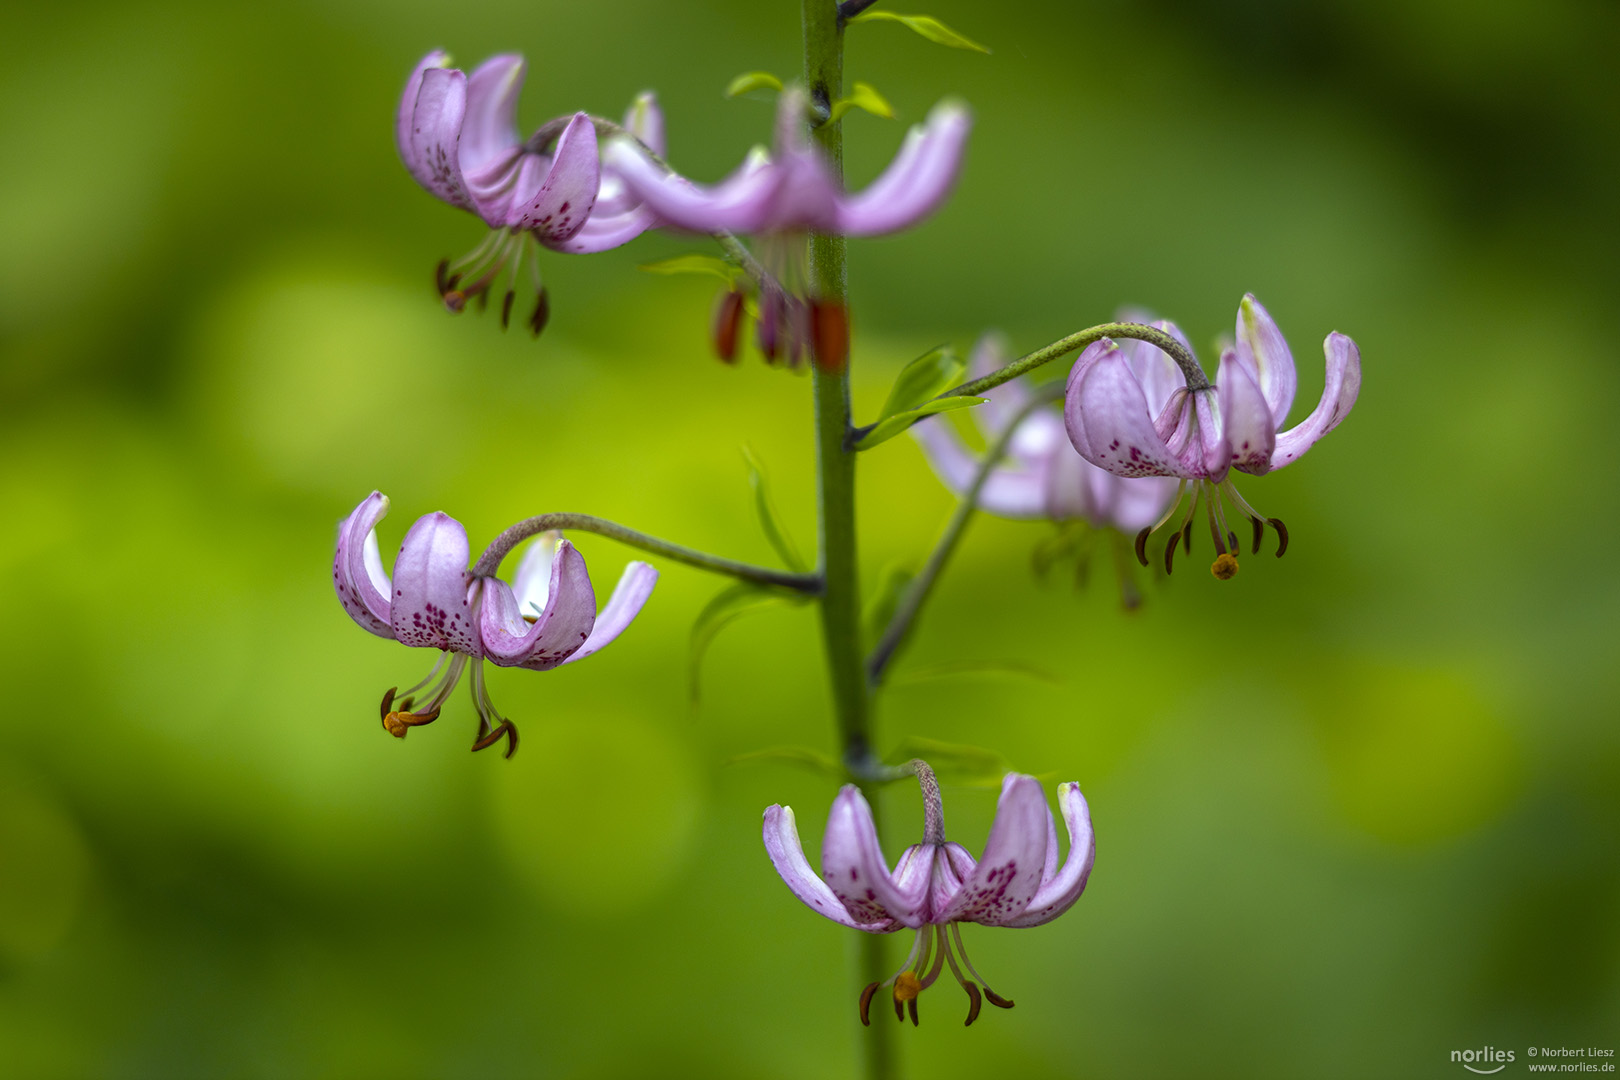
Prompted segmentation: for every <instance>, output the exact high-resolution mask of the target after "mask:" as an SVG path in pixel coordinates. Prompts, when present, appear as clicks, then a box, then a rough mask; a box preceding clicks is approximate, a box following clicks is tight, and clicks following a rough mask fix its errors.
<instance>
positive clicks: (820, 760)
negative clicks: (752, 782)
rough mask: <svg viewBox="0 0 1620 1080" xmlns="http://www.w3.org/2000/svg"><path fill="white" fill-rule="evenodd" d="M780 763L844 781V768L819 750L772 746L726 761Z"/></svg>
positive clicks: (747, 763)
mask: <svg viewBox="0 0 1620 1080" xmlns="http://www.w3.org/2000/svg"><path fill="white" fill-rule="evenodd" d="M766 761H781V762H785V763H787V764H789V765H797V766H798V767H799V768H801V769H808V770H810V771H811V772H813V773H819V774H821V775H823V776H828V777H831V778H832V779H834V780H845V779H847V777H846V776H845V774H844V767H843V766H842V765H840V764H838V762H837V761H835V760H834V759H833V758H832V757H830V756H829V755H827V754H824V753H822V752H821V751H820V750H812V749H811V748H810V747H808V746H772V747H769V748H767V749H765V750H755V751H753V752H752V753H747V754H738V755H737V756H736V757H734V758H730V759H728V760H727V761H726V762H725V764H727V765H752V764H755V763H756V762H766Z"/></svg>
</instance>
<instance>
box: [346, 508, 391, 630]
mask: <svg viewBox="0 0 1620 1080" xmlns="http://www.w3.org/2000/svg"><path fill="white" fill-rule="evenodd" d="M387 513H388V496H386V495H384V494H383V493H382V492H380V491H373V492H372V493H371V494H370V495H367V496H366V497H365V500H364V501H363V502H361V503H360V505H359V506H357V507H355V508H354V510H353V512H351V513H350V514H349V516H348V517H346V518H344V519H343V521H342V523H341V524H340V525H338V542H337V556H336V557H335V558H334V559H333V560H332V585H333V587H334V588H336V589H337V595H338V600H339V601H340V602H341V603H342V604H343V610H344V611H347V612H348V613H349V618H351V619H353V620H354V621H355V622H357V623H359V624H360V625H361V626H362V627H364V628H365V629H367V630H369V631H371V632H372V633H373V634H376V635H377V636H378V637H385V638H391V637H393V636H394V631H393V628H392V627H391V626H390V625H389V622H388V611H389V603H388V598H389V595H390V594H391V593H392V592H393V588H394V587H393V585H392V584H390V582H389V580H388V574H387V573H386V572H385V571H384V570H383V565H382V555H381V553H380V552H379V551H378V550H377V522H379V521H381V520H382V519H383V517H384V516H385V515H386V514H387Z"/></svg>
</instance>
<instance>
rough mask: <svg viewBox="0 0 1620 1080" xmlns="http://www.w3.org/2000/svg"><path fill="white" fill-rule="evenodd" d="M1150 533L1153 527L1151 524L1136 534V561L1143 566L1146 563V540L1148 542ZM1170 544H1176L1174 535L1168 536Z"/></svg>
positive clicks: (1172, 545)
mask: <svg viewBox="0 0 1620 1080" xmlns="http://www.w3.org/2000/svg"><path fill="white" fill-rule="evenodd" d="M1152 534H1153V527H1152V526H1151V525H1149V526H1147V527H1146V528H1144V529H1143V530H1142V531H1141V532H1139V533H1137V534H1136V561H1137V562H1139V563H1141V564H1142V565H1143V566H1146V565H1147V564H1148V557H1147V542H1148V537H1149V536H1151V535H1152ZM1170 546H1171V547H1175V546H1176V540H1175V537H1171V538H1170Z"/></svg>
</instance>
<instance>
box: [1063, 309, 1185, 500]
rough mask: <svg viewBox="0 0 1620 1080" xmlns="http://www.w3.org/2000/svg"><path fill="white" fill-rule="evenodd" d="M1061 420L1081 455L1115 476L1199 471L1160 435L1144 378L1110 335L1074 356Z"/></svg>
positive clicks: (1070, 439) (1164, 474) (1179, 474)
mask: <svg viewBox="0 0 1620 1080" xmlns="http://www.w3.org/2000/svg"><path fill="white" fill-rule="evenodd" d="M1063 421H1064V424H1065V426H1066V427H1067V428H1068V432H1069V441H1070V442H1071V443H1073V444H1074V448H1075V449H1076V450H1078V451H1080V456H1081V457H1083V458H1085V459H1086V460H1087V461H1089V462H1091V463H1092V464H1093V465H1095V466H1097V467H1098V468H1100V469H1107V470H1108V471H1109V472H1111V473H1113V474H1114V475H1115V476H1183V477H1190V476H1195V475H1198V474H1197V473H1196V472H1195V471H1193V470H1191V469H1189V468H1188V467H1187V465H1186V464H1184V463H1183V462H1181V461H1179V460H1177V458H1176V456H1175V455H1174V454H1172V453H1171V452H1170V448H1169V447H1168V446H1166V445H1165V442H1164V440H1163V439H1161V438H1160V437H1159V433H1158V432H1157V431H1156V430H1155V429H1154V427H1153V418H1152V417H1151V416H1150V415H1149V414H1148V405H1147V398H1146V397H1145V396H1144V395H1143V393H1142V384H1141V383H1139V382H1138V381H1137V378H1136V375H1135V374H1134V373H1133V372H1132V371H1131V369H1130V366H1129V364H1127V363H1126V360H1125V355H1124V353H1122V352H1121V351H1120V350H1119V348H1118V347H1117V346H1116V345H1115V344H1114V343H1113V342H1112V341H1109V340H1107V339H1106V338H1105V339H1103V340H1102V341H1099V342H1097V343H1095V344H1093V345H1091V346H1089V347H1087V349H1086V350H1085V352H1083V353H1081V354H1080V358H1079V359H1078V360H1077V361H1076V362H1075V367H1074V371H1073V372H1072V373H1071V375H1070V379H1069V386H1068V391H1067V393H1066V394H1065V396H1064V402H1063Z"/></svg>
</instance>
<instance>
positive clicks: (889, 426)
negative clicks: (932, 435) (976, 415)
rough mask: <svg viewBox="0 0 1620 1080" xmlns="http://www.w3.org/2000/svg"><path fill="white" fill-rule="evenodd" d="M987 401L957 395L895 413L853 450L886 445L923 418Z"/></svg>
mask: <svg viewBox="0 0 1620 1080" xmlns="http://www.w3.org/2000/svg"><path fill="white" fill-rule="evenodd" d="M989 400H990V399H989V398H982V397H965V396H962V395H958V396H956V397H947V398H939V399H938V400H936V401H930V402H927V403H926V404H924V405H921V406H919V407H917V408H915V409H911V410H909V411H907V412H903V413H896V414H895V415H893V416H891V417H889V418H888V419H886V420H879V421H878V422H877V424H876V425H875V426H874V427H873V428H872V430H871V431H868V432H867V433H866V434H865V435H863V436H862V437H861V439H860V441H859V442H857V443H856V444H855V449H857V450H870V449H872V447H874V446H879V445H881V444H883V443H886V442H888V441H889V440H890V439H892V438H894V437H895V436H896V435H898V434H900V433H901V432H902V431H904V430H906V428H908V427H910V426H911V425H912V424H913V423H914V422H916V421H918V420H921V419H922V418H923V417H925V416H933V415H934V414H935V413H941V412H950V411H951V410H953V409H966V408H969V407H971V406H973V405H983V404H984V403H985V402H986V401H989Z"/></svg>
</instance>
